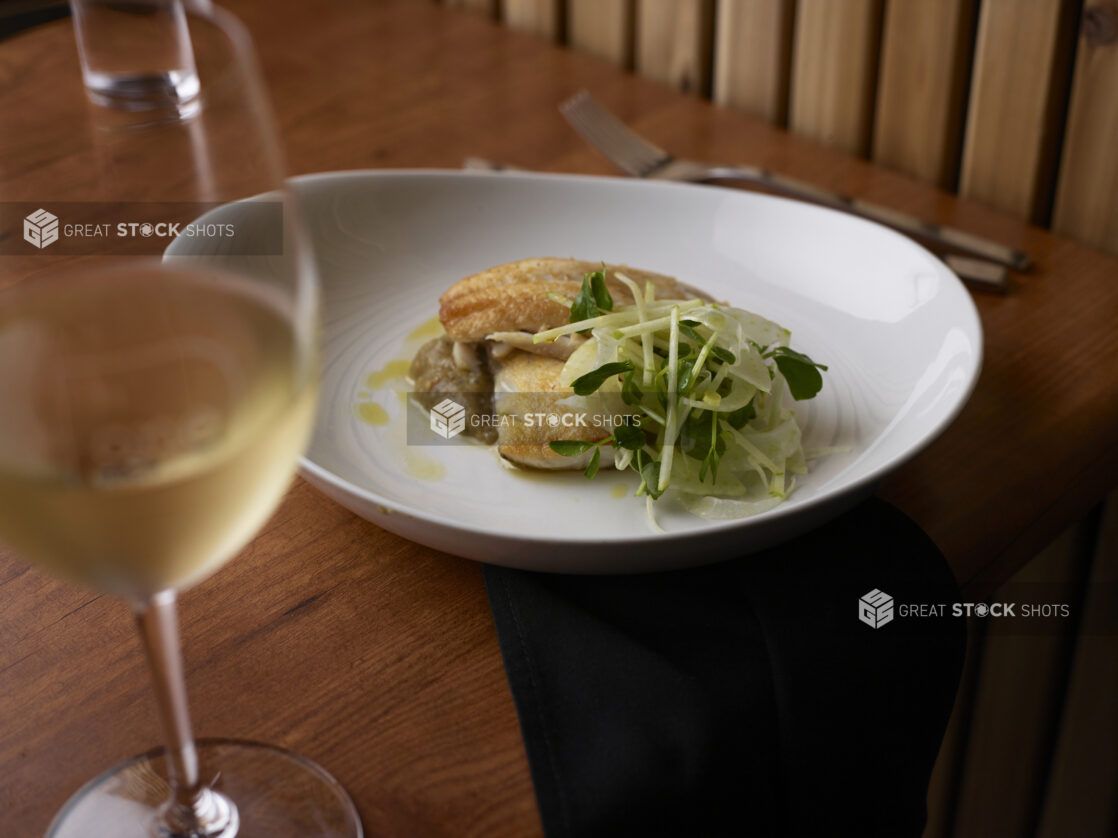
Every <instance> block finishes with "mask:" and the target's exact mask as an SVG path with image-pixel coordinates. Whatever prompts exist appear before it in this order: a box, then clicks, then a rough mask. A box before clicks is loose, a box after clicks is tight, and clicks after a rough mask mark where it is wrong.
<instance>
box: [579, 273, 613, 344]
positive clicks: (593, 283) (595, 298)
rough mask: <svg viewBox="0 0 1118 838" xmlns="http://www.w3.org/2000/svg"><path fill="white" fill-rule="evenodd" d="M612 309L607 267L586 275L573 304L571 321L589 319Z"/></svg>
mask: <svg viewBox="0 0 1118 838" xmlns="http://www.w3.org/2000/svg"><path fill="white" fill-rule="evenodd" d="M612 310H613V297H611V296H610V293H609V289H608V288H606V272H605V269H604V268H603V269H602V270H600V271H594V272H593V273H588V274H586V275H584V276H583V277H582V287H581V288H580V289H579V291H578V296H576V297H575V301H574V303H572V304H571V322H572V323H577V322H578V321H580V320H589V319H590V318H591V317H597V316H598V315H599V314H601V313H602V312H603V311H612ZM585 331H589V330H585Z"/></svg>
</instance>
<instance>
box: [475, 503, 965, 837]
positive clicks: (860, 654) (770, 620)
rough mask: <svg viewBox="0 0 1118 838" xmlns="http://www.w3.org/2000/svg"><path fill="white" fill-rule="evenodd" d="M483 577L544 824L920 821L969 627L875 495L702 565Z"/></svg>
mask: <svg viewBox="0 0 1118 838" xmlns="http://www.w3.org/2000/svg"><path fill="white" fill-rule="evenodd" d="M485 582H486V588H487V591H488V594H489V602H490V606H491V608H492V611H493V619H494V622H495V624H496V627H497V633H498V636H499V638H500V644H501V652H502V655H503V657H504V662H505V669H506V672H507V674H508V679H509V684H510V686H511V688H512V693H513V697H514V699H515V702H516V708H517V713H518V715H519V718H520V727H521V731H522V733H523V736H524V743H525V746H526V748H527V752H528V760H529V763H530V765H531V771H532V780H533V783H534V785H535V790H536V798H537V801H538V804H539V810H540V816H541V818H542V821H543V825H544V831H545V832H546V834H547V836H548V838H594V836H611V837H612V838H617V837H618V836H630V835H632V836H660V835H663V836H696V838H707V836H710V837H711V838H713V837H714V836H730V835H733V836H768V835H781V836H784V835H794V836H801V835H802V836H835V835H858V836H863V838H864V837H865V836H888V838H903V836H919V835H920V833H921V831H922V829H923V826H924V822H925V819H926V811H925V795H926V792H927V785H928V778H929V775H930V773H931V769H932V764H933V763H934V761H935V758H936V754H937V752H938V749H939V745H940V740H941V739H942V736H943V731H944V728H945V726H946V724H947V718H948V716H949V714H950V711H951V705H952V702H953V699H954V696H955V690H956V687H957V685H958V680H959V675H960V671H961V669H962V661H963V652H964V646H965V640H966V628H965V624H964V621H963V620H962V619H961V618H952V617H951V616H950V614H951V603H953V602H955V601H957V598H958V590H957V588H956V585H955V581H954V579H953V577H952V575H951V572H950V570H949V569H948V567H947V565H946V563H945V562H944V559H943V557H942V555H941V554H940V552H939V551H938V550H937V549H936V547H935V545H934V544H933V543H932V542H931V540H930V539H929V538H928V537H927V536H926V535H925V534H924V533H923V532H922V531H921V530H920V529H919V528H918V527H917V526H916V525H915V524H913V523H912V522H911V521H910V520H909V519H908V518H906V517H905V516H904V515H902V514H901V513H900V512H898V511H897V510H896V509H894V508H893V507H891V506H889V505H888V504H886V503H885V502H883V501H880V500H877V499H871V500H870V501H867V502H866V503H863V504H862V505H860V506H858V507H857V508H855V509H853V510H852V511H850V512H848V513H846V514H845V515H843V516H842V517H841V518H838V519H836V520H835V521H833V522H831V523H830V524H827V525H826V526H824V527H822V528H820V529H818V530H815V531H814V532H811V533H809V534H807V535H805V536H803V537H801V538H799V539H797V540H796V541H794V542H791V543H787V544H784V545H781V546H779V547H776V548H773V549H770V550H766V551H764V552H761V553H756V554H753V555H748V556H743V557H741V558H739V559H735V560H732V561H728V562H723V563H721V564H717V565H712V566H708V567H701V568H696V569H690V570H685V571H674V572H669V573H659V574H646V575H635V576H568V575H554V574H543V573H529V572H525V571H518V570H511V569H508V568H502V567H494V566H486V567H485ZM875 589H876V590H880V591H883V592H885V593H887V594H888V595H890V596H891V597H892V598H893V601H894V612H893V613H894V618H893V619H892V620H891V621H890V622H886V623H884V624H882V625H880V626H878V627H877V628H873V627H871V626H870V625H868V624H865V623H863V622H861V621H860V620H859V607H858V606H859V599H860V598H861V597H863V596H864V595H866V594H867V593H869V592H871V591H873V590H875ZM875 602H876V604H877V605H878V606H879V611H878V613H879V615H880V617H881V618H882V619H883V618H884V616H885V614H886V613H887V609H886V608H885V604H884V603H882V602H880V600H876V601H875ZM912 603H929V604H946V608H945V609H944V610H945V613H946V615H947V616H945V617H942V618H917V617H901V616H899V612H900V610H901V609H900V607H899V606H900V605H901V604H912Z"/></svg>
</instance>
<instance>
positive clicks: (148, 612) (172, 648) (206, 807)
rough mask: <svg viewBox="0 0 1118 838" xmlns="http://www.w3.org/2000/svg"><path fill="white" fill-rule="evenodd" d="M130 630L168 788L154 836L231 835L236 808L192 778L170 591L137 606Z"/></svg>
mask: <svg viewBox="0 0 1118 838" xmlns="http://www.w3.org/2000/svg"><path fill="white" fill-rule="evenodd" d="M136 625H137V627H138V628H139V631H140V638H141V640H142V641H143V644H144V653H145V654H146V656H147V659H148V665H149V667H150V669H151V679H152V685H153V686H154V688H155V701H156V704H157V706H158V708H159V719H160V722H161V723H162V726H163V737H164V741H165V743H166V757H165V759H166V763H167V773H168V777H167V779H168V781H169V783H170V786H171V796H170V798H169V799H168V800H167V802H166V803H165V804H164V806H163V807H162V809H161V810H160V815H159V821H158V827H159V831H160V832H161V833H162V834H163V835H166V836H179V835H183V836H205V835H231V834H234V833H235V830H236V825H235V822H236V807H234V806H233V804H232V803H231V801H229V800H228V799H227V798H225V797H224V796H223V795H219V794H218V793H217V792H214V791H212V790H211V789H209V788H208V787H207V786H205V785H204V784H203V783H202V782H201V779H200V777H199V773H198V753H197V751H196V750H195V747H194V734H193V732H192V730H191V726H190V712H189V710H188V708H187V703H186V683H185V680H184V678H183V671H182V652H181V651H180V644H179V626H178V616H177V613H176V609H175V592H174V591H173V590H166V591H160V592H159V593H157V594H155V595H154V596H153V597H151V599H149V600H148V601H147V602H146V603H143V604H142V605H141V606H140V607H138V608H137V609H136ZM230 829H232V830H233V831H232V832H230Z"/></svg>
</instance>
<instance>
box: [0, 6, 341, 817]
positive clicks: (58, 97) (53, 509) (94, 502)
mask: <svg viewBox="0 0 1118 838" xmlns="http://www.w3.org/2000/svg"><path fill="white" fill-rule="evenodd" d="M78 5H79V6H81V5H82V4H81V3H79V4H78ZM103 5H105V8H104V9H97V10H95V11H97V12H98V14H100V13H101V12H105V13H106V14H108V13H109V12H111V13H112V14H116V15H122V16H124V17H123V18H121V19H120V20H121V21H123V23H122V24H121V27H120V28H117V26H116V25H115V24H113V22H112V20H111V19H105V18H103V17H102V18H98V25H99V26H101V27H103V30H102V31H109V32H115V33H116V34H117V36H118V37H116V39H115V41H114V43H113V47H112V55H113V60H114V62H116V63H115V64H114V65H113V67H112V68H110V69H108V70H105V72H102V73H100V74H99V75H98V74H94V75H93V76H92V77H91V76H90V75H89V74H88V73H87V74H86V83H87V86H88V89H87V87H83V82H82V74H81V73H80V72H79V70H78V61H77V56H76V54H75V55H74V56H65V57H58V56H55V57H53V58H52V63H49V65H48V66H46V67H39V68H37V71H29V72H28V73H27V74H26V75H25V76H24V78H23V80H22V82H21V87H20V88H19V91H18V96H19V97H21V98H22V99H23V101H24V102H25V103H26V105H27V106H26V107H25V108H23V109H21V110H20V116H19V118H18V119H10V120H5V121H4V122H3V123H2V124H0V200H2V201H3V202H4V203H3V214H4V217H3V218H2V219H0V221H2V225H0V226H2V227H3V231H4V232H6V233H7V235H5V236H0V541H3V542H4V543H6V544H7V545H8V546H10V547H11V548H13V549H14V550H15V551H16V553H17V554H19V555H21V556H23V557H24V558H25V559H26V560H27V561H28V562H31V563H33V564H36V565H39V566H40V567H42V568H44V569H47V570H49V571H51V572H54V573H56V574H58V575H60V576H63V577H66V578H68V579H72V580H74V581H77V582H80V583H82V584H85V585H88V586H91V587H93V588H95V589H97V590H100V591H104V592H108V593H111V594H115V595H118V596H120V597H122V598H124V599H126V600H127V601H128V602H129V603H130V604H131V605H132V607H133V609H134V611H135V617H136V623H137V626H138V628H139V632H140V636H141V639H142V644H143V647H144V650H145V653H146V656H147V659H148V662H149V664H150V669H151V675H152V680H153V683H154V687H155V690H154V692H155V698H156V703H157V706H158V711H159V715H160V720H161V722H162V728H163V732H164V737H165V747H164V748H162V749H157V750H155V751H152V752H150V753H148V754H145V755H142V756H139V757H135V758H134V759H131V760H128V761H127V762H125V763H123V764H122V765H119V766H117V767H115V768H113V769H111V770H109V771H107V772H106V773H104V774H102V775H101V776H99V777H97V778H96V779H94V780H92V781H90V782H89V783H87V784H86V785H85V786H84V787H83V788H82V789H80V790H79V791H77V792H76V793H75V794H74V796H73V797H72V798H71V799H70V800H69V802H67V803H66V805H65V806H64V808H63V809H62V811H61V812H60V813H59V814H58V815H57V817H56V818H55V820H54V822H53V823H52V825H51V827H50V830H49V834H50V835H52V836H91V835H98V836H100V835H111V836H114V838H127V836H152V835H160V836H167V837H168V838H185V837H186V836H190V838H202V836H206V837H208V838H214V836H223V838H232V836H234V835H238V834H241V835H254V836H255V835H266V836H269V838H279V836H296V835H298V836H304V835H315V836H339V838H340V836H347V838H352V836H360V835H361V825H360V821H359V818H358V816H357V813H356V811H355V809H354V807H353V804H352V801H351V800H350V799H349V797H348V796H347V794H346V793H345V791H344V790H343V789H342V788H341V786H340V785H339V784H338V783H337V782H336V781H335V780H334V779H333V778H332V777H330V775H329V774H327V773H326V772H325V771H324V770H323V769H322V768H320V767H318V766H317V765H315V764H314V763H312V762H310V761H309V760H306V759H304V758H302V757H300V756H298V755H296V754H293V753H291V752H289V751H286V750H283V749H280V748H273V747H269V746H265V745H260V744H256V743H251V742H243V741H234V740H212V741H197V742H196V741H195V740H194V738H193V735H192V732H191V724H190V718H189V714H188V712H187V701H186V692H185V687H184V682H183V666H182V659H181V655H180V651H179V643H178V632H177V625H176V612H175V599H176V592H177V591H180V590H182V589H183V588H185V587H187V586H190V585H191V584H193V583H195V582H197V581H198V580H200V579H202V578H204V577H205V576H207V575H208V574H210V573H212V572H213V571H215V570H216V569H217V568H219V567H220V566H221V565H222V563H223V562H225V561H227V560H228V559H229V558H230V557H231V556H233V555H234V554H235V553H236V552H237V551H238V550H239V549H240V548H241V547H243V546H244V545H245V544H246V543H247V542H248V540H249V539H250V538H251V537H252V536H253V534H254V533H255V532H256V531H257V529H258V528H259V527H260V526H261V525H262V524H263V522H264V521H265V519H266V518H267V517H268V516H269V515H270V514H271V512H272V511H273V509H274V508H275V507H276V505H277V504H278V502H279V500H280V499H281V497H282V496H283V494H284V492H285V490H286V488H287V486H288V484H289V482H290V479H291V477H292V474H293V472H294V469H295V464H296V459H297V457H298V454H299V452H300V451H301V450H302V448H303V446H304V444H305V443H306V440H307V437H308V434H309V432H310V428H311V424H312V416H313V413H314V402H315V395H316V383H317V363H318V357H317V347H316V342H317V326H316V317H317V295H316V285H315V277H314V270H313V263H312V260H311V257H310V253H309V251H308V247H307V242H306V241H305V239H304V238H303V234H302V233H301V230H300V224H299V220H298V210H297V206H296V204H295V201H294V196H293V195H292V193H291V192H290V191H289V190H288V189H287V187H286V186H285V184H284V180H283V166H282V161H281V156H280V153H279V150H278V145H277V140H276V133H275V129H274V126H273V124H272V117H271V114H270V112H269V110H268V107H267V104H266V101H265V98H264V96H263V93H262V86H261V83H260V79H259V76H258V74H257V71H256V67H255V64H254V59H253V57H252V49H251V44H250V41H249V39H248V37H247V35H246V33H245V31H244V30H243V28H242V27H241V25H240V24H239V23H238V22H237V21H236V20H235V19H233V18H232V17H230V16H229V15H228V14H227V13H225V12H224V11H222V10H220V9H216V8H213V7H211V6H210V5H209V4H208V3H198V4H197V5H190V4H183V3H180V2H178V0H165V2H159V3H153V4H150V5H148V6H145V4H144V3H129V4H107V5H106V4H103ZM168 6H173V7H174V8H173V11H174V14H171V15H168V14H167V7H168ZM86 11H88V10H86ZM151 13H158V14H161V15H163V19H164V21H166V20H171V21H172V23H173V24H174V25H175V26H180V27H182V28H181V31H178V32H176V33H175V38H174V39H173V40H174V42H175V43H176V45H177V48H178V49H179V50H180V57H181V56H182V55H187V56H188V62H187V63H188V64H189V67H187V71H188V73H189V74H195V75H194V76H193V77H192V78H185V77H184V76H183V74H182V73H178V72H177V71H175V73H176V74H174V75H170V76H169V75H168V72H169V71H168V69H167V68H166V67H161V66H154V65H150V64H148V63H144V62H148V61H149V59H147V58H145V57H144V56H145V55H147V54H148V53H150V52H151V50H150V43H148V42H146V41H145V39H144V38H142V37H135V36H129V35H128V34H127V33H128V32H129V31H131V30H129V29H128V25H131V24H135V25H136V26H137V31H142V30H143V28H144V26H145V25H147V24H148V23H150V21H149V20H131V19H129V18H128V16H129V15H133V16H136V15H141V16H142V15H145V14H151ZM80 15H81V13H79V19H78V20H77V21H76V23H77V24H78V25H79V26H81V25H83V23H82V19H81V16H80ZM110 17H111V15H110ZM86 22H88V18H86ZM125 24H128V25H125ZM122 33H123V34H122ZM84 34H85V35H90V36H92V41H90V40H89V38H87V39H86V40H87V41H89V42H87V43H84V45H83V50H84V53H83V55H84V57H86V58H88V57H89V55H92V54H94V53H96V51H97V50H96V48H97V46H98V44H97V42H96V39H97V38H98V37H101V35H97V34H96V33H92V32H86V33H84ZM82 35H83V33H82V32H81V31H79V41H80V40H81V36H82ZM132 47H135V54H134V55H132V54H130V52H129V50H130V49H131V48H132ZM130 58H132V59H135V60H134V61H133V62H132V64H133V66H129V63H130V61H129V59H130ZM137 62H138V63H137ZM184 78H185V81H184ZM168 79H170V80H171V83H168ZM91 82H92V83H91ZM117 92H122V93H121V96H120V97H117V98H115V99H114V96H115V93H117ZM87 93H88V95H87ZM75 700H79V699H78V697H75Z"/></svg>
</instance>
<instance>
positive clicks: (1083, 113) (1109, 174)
mask: <svg viewBox="0 0 1118 838" xmlns="http://www.w3.org/2000/svg"><path fill="white" fill-rule="evenodd" d="M1116 149H1118V6H1114V5H1110V6H1103V5H1099V4H1097V3H1095V2H1092V0H1085V2H1084V9H1083V25H1082V27H1081V32H1080V35H1079V42H1078V45H1077V56H1076V61H1075V79H1074V81H1073V83H1072V94H1071V110H1070V112H1069V113H1068V121H1067V133H1066V137H1065V140H1064V149H1063V156H1062V162H1061V164H1060V183H1059V189H1058V194H1057V197H1056V210H1055V215H1054V217H1053V219H1052V226H1053V227H1054V228H1055V229H1056V230H1057V231H1058V232H1061V233H1065V234H1067V235H1069V236H1073V237H1074V238H1077V239H1082V240H1083V241H1086V242H1089V243H1090V244H1093V245H1095V246H1096V247H1101V248H1104V249H1106V250H1109V251H1111V252H1112V253H1118V151H1116Z"/></svg>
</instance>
